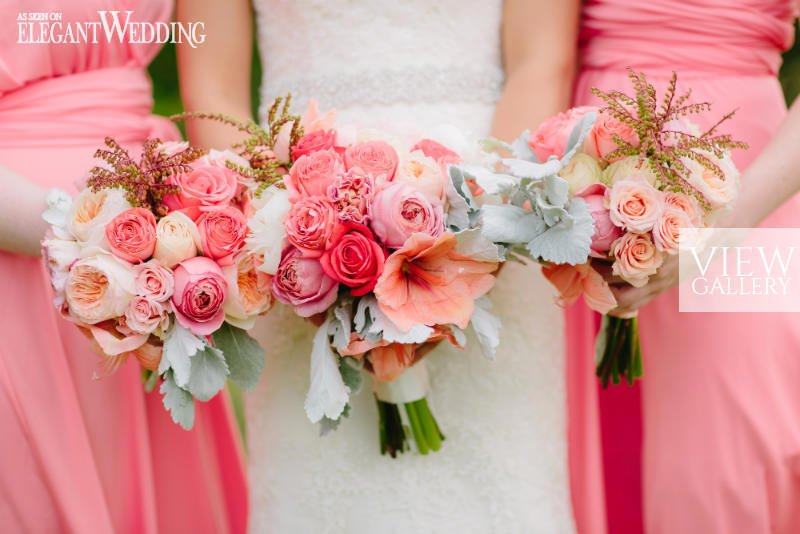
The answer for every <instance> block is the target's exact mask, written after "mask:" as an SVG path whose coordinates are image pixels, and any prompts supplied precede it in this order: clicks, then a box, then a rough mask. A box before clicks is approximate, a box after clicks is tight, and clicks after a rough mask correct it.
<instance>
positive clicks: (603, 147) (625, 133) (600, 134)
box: [583, 111, 639, 161]
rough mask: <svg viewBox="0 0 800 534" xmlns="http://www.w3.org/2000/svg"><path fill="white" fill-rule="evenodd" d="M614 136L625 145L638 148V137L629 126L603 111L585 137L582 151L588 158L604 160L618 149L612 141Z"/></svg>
mask: <svg viewBox="0 0 800 534" xmlns="http://www.w3.org/2000/svg"><path fill="white" fill-rule="evenodd" d="M614 135H616V136H617V137H619V138H620V139H621V140H622V141H623V142H625V143H629V144H631V145H633V146H639V136H638V135H636V132H635V131H634V129H633V128H632V127H631V126H630V125H629V124H625V123H624V122H622V121H621V120H619V119H618V118H616V117H614V116H613V115H611V114H610V113H608V112H606V111H603V112H600V113H599V114H598V116H597V120H596V121H595V123H594V126H593V127H592V129H591V131H590V132H589V135H587V136H586V140H585V141H584V143H583V149H584V151H585V152H586V153H587V154H589V155H590V156H593V157H595V158H604V159H605V157H606V156H607V155H608V154H610V153H612V152H614V151H615V150H617V149H618V148H619V145H617V143H616V141H614ZM616 159H619V158H616ZM616 159H615V160H613V161H616ZM610 161H611V160H610Z"/></svg>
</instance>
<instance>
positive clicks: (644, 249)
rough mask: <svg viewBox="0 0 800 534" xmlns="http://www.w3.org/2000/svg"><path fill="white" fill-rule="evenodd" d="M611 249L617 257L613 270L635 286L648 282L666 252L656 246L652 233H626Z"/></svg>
mask: <svg viewBox="0 0 800 534" xmlns="http://www.w3.org/2000/svg"><path fill="white" fill-rule="evenodd" d="M611 250H612V253H613V255H614V258H615V260H614V265H612V267H611V270H612V272H613V273H614V274H615V275H617V276H619V277H621V278H622V279H623V280H625V281H626V282H628V283H629V284H631V285H632V286H634V287H642V286H643V285H645V284H647V279H648V278H649V277H650V276H651V275H653V274H656V271H658V268H659V267H661V264H662V263H663V262H664V254H662V253H661V251H660V250H658V249H657V248H656V247H655V245H654V244H653V241H652V240H651V239H650V234H633V233H626V234H625V235H624V236H622V237H620V238H619V239H617V240H616V241H615V242H614V245H613V246H612V247H611Z"/></svg>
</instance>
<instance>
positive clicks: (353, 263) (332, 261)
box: [320, 223, 386, 297]
mask: <svg viewBox="0 0 800 534" xmlns="http://www.w3.org/2000/svg"><path fill="white" fill-rule="evenodd" d="M331 241H332V246H331V248H330V249H329V250H327V251H325V254H323V255H322V258H320V263H321V264H322V269H323V270H324V271H325V274H327V275H328V276H330V277H331V278H333V279H334V280H336V281H338V282H341V283H342V284H344V285H346V286H348V287H350V288H351V289H350V293H351V294H352V295H353V296H354V297H360V296H361V295H366V294H367V293H369V292H370V291H372V290H373V289H374V288H375V284H376V283H377V282H378V278H379V277H380V275H381V274H382V273H383V263H384V261H385V260H386V255H385V254H384V252H383V249H382V248H381V246H380V245H379V244H378V243H376V242H375V238H374V237H373V235H372V232H370V231H369V228H367V227H366V226H364V225H363V224H355V223H347V224H344V225H342V226H340V227H339V229H338V230H337V231H336V233H335V234H334V235H333V237H332V238H331Z"/></svg>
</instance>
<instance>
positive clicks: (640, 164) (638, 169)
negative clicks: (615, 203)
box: [603, 156, 656, 186]
mask: <svg viewBox="0 0 800 534" xmlns="http://www.w3.org/2000/svg"><path fill="white" fill-rule="evenodd" d="M634 176H641V177H643V178H644V179H645V180H646V181H647V183H648V184H650V185H655V183H656V175H655V174H654V173H653V169H651V168H650V164H649V163H648V161H647V160H646V159H645V158H643V157H641V156H628V157H627V158H622V159H620V160H617V161H615V162H614V163H612V164H611V165H609V166H608V167H606V170H604V171H603V181H604V182H605V183H606V185H608V186H612V185H614V184H615V183H617V182H619V181H620V180H627V179H628V178H632V177H634Z"/></svg>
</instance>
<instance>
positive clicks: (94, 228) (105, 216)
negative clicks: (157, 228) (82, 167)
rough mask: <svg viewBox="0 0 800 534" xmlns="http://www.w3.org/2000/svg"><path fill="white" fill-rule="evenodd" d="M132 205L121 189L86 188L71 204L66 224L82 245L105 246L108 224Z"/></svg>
mask: <svg viewBox="0 0 800 534" xmlns="http://www.w3.org/2000/svg"><path fill="white" fill-rule="evenodd" d="M131 207H132V206H131V204H130V202H128V200H127V199H126V198H125V191H123V190H121V189H101V190H100V191H97V192H94V191H92V190H91V189H84V190H83V191H82V192H81V193H80V194H79V195H78V196H77V197H75V200H74V201H73V202H72V205H71V206H70V209H69V213H68V214H67V222H66V226H67V229H68V230H69V231H70V233H72V235H74V236H75V238H76V239H77V240H78V242H79V243H80V244H81V246H82V247H84V248H85V247H89V246H97V247H105V246H107V244H106V242H105V226H106V224H108V223H109V222H111V220H112V219H113V218H114V217H116V216H117V215H119V214H120V213H122V212H123V211H125V210H128V209H130V208H131Z"/></svg>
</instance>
